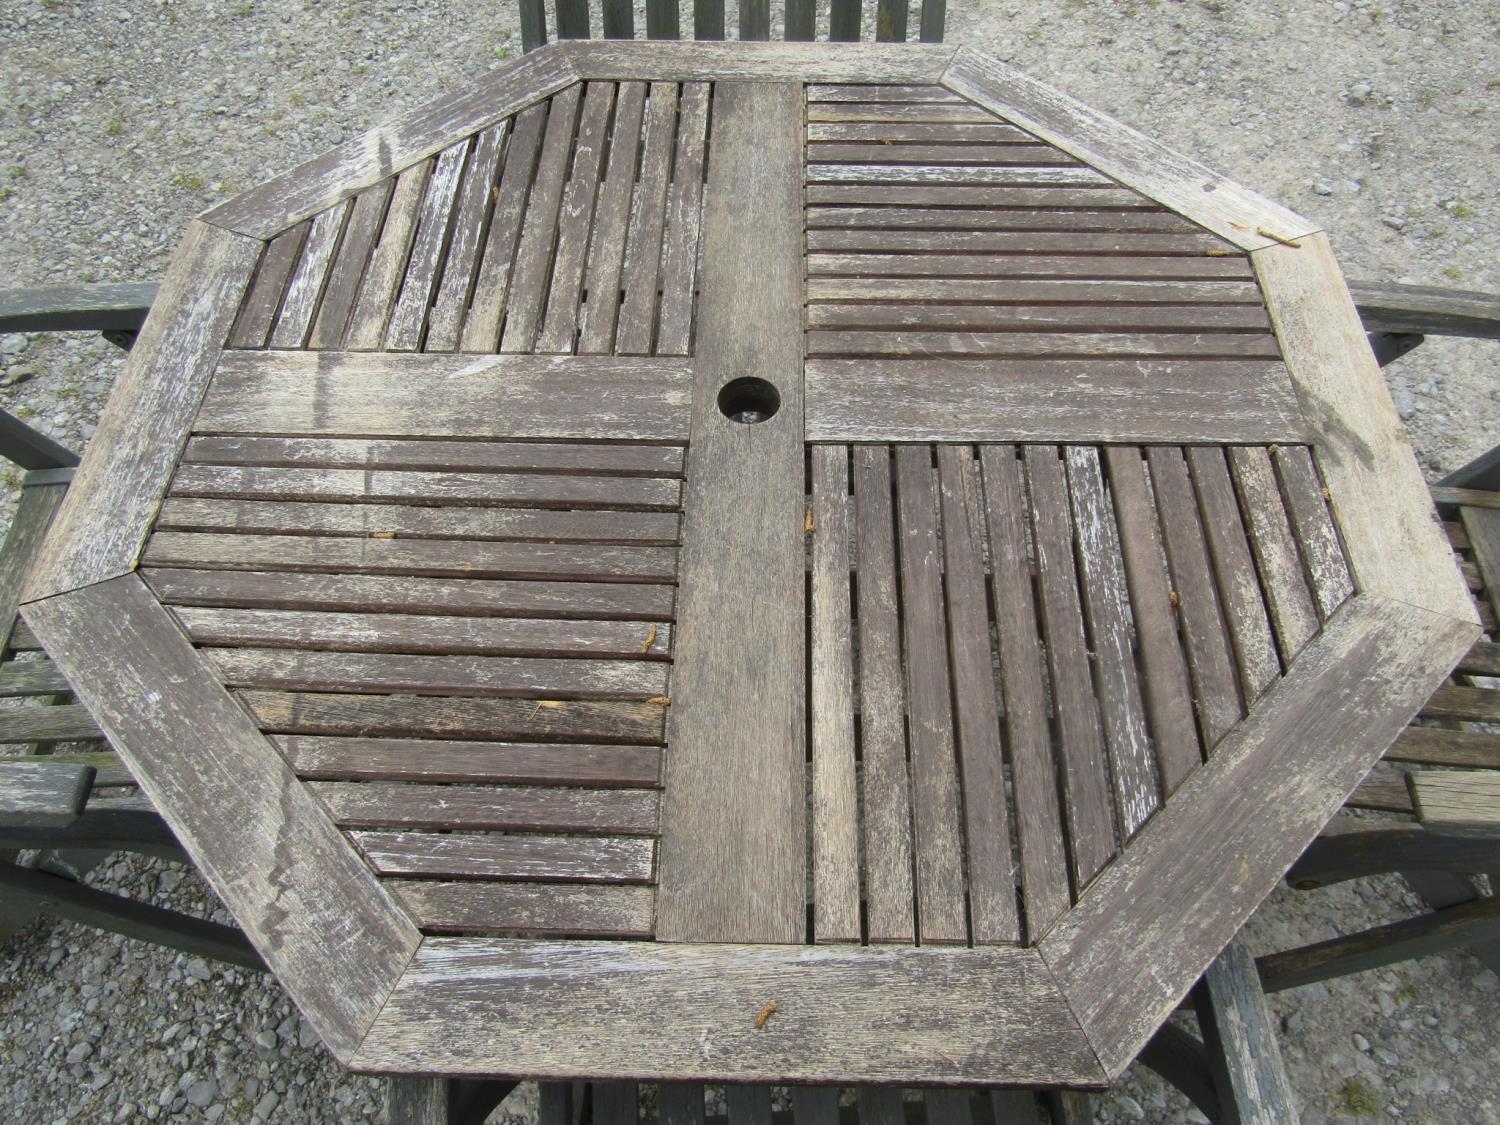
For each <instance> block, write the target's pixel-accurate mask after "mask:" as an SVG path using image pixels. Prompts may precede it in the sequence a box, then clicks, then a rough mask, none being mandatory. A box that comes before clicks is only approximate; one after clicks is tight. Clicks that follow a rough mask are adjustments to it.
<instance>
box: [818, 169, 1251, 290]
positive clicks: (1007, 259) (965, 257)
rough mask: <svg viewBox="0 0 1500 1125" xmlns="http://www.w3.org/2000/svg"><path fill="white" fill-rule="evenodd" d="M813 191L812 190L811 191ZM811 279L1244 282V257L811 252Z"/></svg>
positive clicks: (1248, 269)
mask: <svg viewBox="0 0 1500 1125" xmlns="http://www.w3.org/2000/svg"><path fill="white" fill-rule="evenodd" d="M809 190H812V189H809ZM807 274H808V276H809V277H962V278H967V277H1030V278H1069V277H1076V278H1089V279H1094V280H1102V279H1106V278H1127V279H1130V280H1134V281H1156V280H1161V281H1199V280H1219V279H1224V280H1231V281H1239V280H1241V279H1243V278H1247V277H1249V276H1250V268H1249V266H1248V265H1247V264H1246V263H1245V261H1244V259H1243V258H1190V257H1186V256H1183V255H1178V256H1176V257H1161V258H1148V257H1146V256H1144V255H1139V254H1131V255H1129V256H1126V255H1120V256H1117V257H1116V256H1111V255H1108V254H1072V255H1066V254H875V253H870V254H808V256H807Z"/></svg>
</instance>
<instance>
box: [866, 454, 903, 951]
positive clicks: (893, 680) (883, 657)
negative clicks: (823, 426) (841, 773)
mask: <svg viewBox="0 0 1500 1125" xmlns="http://www.w3.org/2000/svg"><path fill="white" fill-rule="evenodd" d="M854 506H855V528H856V543H857V548H856V553H857V568H858V575H859V587H858V588H859V601H858V610H857V613H856V617H857V619H858V626H859V654H860V656H859V708H860V729H859V737H860V750H861V755H862V759H863V765H864V772H863V776H862V787H863V799H864V815H865V820H864V848H865V851H864V863H865V896H866V903H867V910H868V916H867V926H868V932H869V939H870V941H871V942H892V941H895V942H900V941H905V942H908V943H911V942H915V940H916V916H915V902H916V898H915V893H914V890H913V885H912V823H911V789H910V784H911V783H910V780H909V777H908V773H907V750H906V725H905V715H906V705H905V695H904V692H903V689H902V684H901V634H900V628H901V626H900V618H899V616H898V614H897V600H896V599H897V594H896V591H897V585H896V540H895V519H894V513H893V509H892V503H891V454H890V451H889V450H888V449H886V448H884V447H882V446H875V445H857V446H855V447H854Z"/></svg>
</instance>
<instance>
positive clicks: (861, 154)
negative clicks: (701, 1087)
mask: <svg viewBox="0 0 1500 1125" xmlns="http://www.w3.org/2000/svg"><path fill="white" fill-rule="evenodd" d="M807 158H808V160H809V161H812V162H816V163H819V164H944V165H975V166H981V165H982V166H996V165H998V166H1002V167H1003V166H1006V165H1018V166H1021V167H1025V166H1042V165H1053V166H1069V165H1075V164H1077V163H1078V162H1077V161H1076V160H1074V159H1073V158H1072V157H1071V156H1069V155H1068V154H1067V153H1065V152H1060V151H1059V150H1057V149H1055V148H1053V147H1052V146H1051V145H1041V144H1026V143H1024V142H1023V143H1019V144H978V145H966V144H944V143H941V142H939V143H936V144H921V143H916V142H913V143H909V144H893V143H891V142H890V141H818V142H815V143H813V144H810V145H808V146H807ZM1205 237H1210V236H1205Z"/></svg>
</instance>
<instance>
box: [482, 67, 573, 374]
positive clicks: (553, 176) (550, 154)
mask: <svg viewBox="0 0 1500 1125" xmlns="http://www.w3.org/2000/svg"><path fill="white" fill-rule="evenodd" d="M582 89H583V87H582V86H577V85H575V86H569V87H568V88H567V89H565V90H562V91H560V92H559V93H558V94H556V95H555V96H554V97H553V98H552V100H551V101H550V102H549V103H548V106H547V130H546V133H545V134H544V135H543V137H542V153H541V157H540V159H539V162H538V164H537V169H536V176H535V178H534V179H533V180H532V184H531V194H530V195H529V196H527V198H526V212H525V219H524V222H523V225H522V229H521V242H520V244H519V245H518V246H517V247H516V265H515V276H514V278H513V279H512V281H511V288H510V299H509V301H508V302H507V304H506V310H505V330H504V331H503V333H502V334H501V336H500V350H501V351H503V352H529V351H531V350H532V347H533V346H534V345H535V343H536V337H537V333H538V331H540V329H541V326H542V315H543V313H544V311H545V310H544V307H543V301H544V299H545V297H546V292H547V278H548V276H549V275H550V273H551V270H552V261H553V254H554V252H555V250H556V248H557V229H558V218H559V216H560V213H561V210H562V197H563V188H564V186H565V182H566V179H567V175H568V165H569V162H570V157H571V155H572V151H573V135H574V131H575V128H576V123H577V118H578V102H579V95H580V93H581V92H582Z"/></svg>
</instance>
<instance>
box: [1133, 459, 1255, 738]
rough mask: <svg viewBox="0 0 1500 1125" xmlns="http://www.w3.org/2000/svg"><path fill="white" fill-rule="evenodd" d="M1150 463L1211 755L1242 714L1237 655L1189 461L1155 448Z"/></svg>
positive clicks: (1201, 725)
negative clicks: (1230, 637) (1236, 664)
mask: <svg viewBox="0 0 1500 1125" xmlns="http://www.w3.org/2000/svg"><path fill="white" fill-rule="evenodd" d="M1146 460H1147V463H1148V464H1149V465H1150V468H1151V483H1152V486H1153V487H1154V489H1155V491H1156V508H1157V511H1158V513H1160V518H1161V528H1162V539H1163V541H1164V543H1165V545H1166V549H1167V566H1168V568H1169V570H1170V572H1171V575H1172V592H1173V593H1175V594H1176V595H1177V599H1176V607H1177V615H1178V618H1179V620H1180V621H1181V622H1182V640H1183V647H1184V648H1185V649H1186V650H1187V659H1188V670H1189V672H1190V673H1191V675H1192V681H1193V703H1194V706H1195V707H1196V708H1197V712H1198V728H1199V733H1200V735H1201V737H1202V740H1203V748H1204V749H1205V750H1206V751H1208V752H1209V753H1213V751H1214V748H1215V747H1216V746H1217V745H1218V743H1219V740H1220V739H1221V738H1223V737H1224V735H1225V733H1226V732H1228V731H1229V729H1230V728H1231V727H1233V726H1234V724H1235V723H1237V722H1238V721H1239V719H1240V716H1241V715H1243V714H1244V707H1243V705H1242V703H1241V701H1240V694H1239V686H1238V683H1237V680H1236V677H1235V668H1234V656H1233V653H1232V651H1231V649H1230V645H1229V636H1228V633H1227V630H1226V628H1225V625H1224V617H1223V610H1222V608H1221V606H1220V603H1219V592H1218V589H1217V587H1216V586H1215V585H1214V579H1213V569H1212V565H1211V563H1210V561H1209V557H1208V545H1207V543H1206V542H1205V539H1204V535H1203V526H1202V524H1201V523H1200V522H1199V516H1198V503H1197V499H1196V497H1195V496H1194V494H1193V484H1192V480H1191V478H1190V477H1189V476H1188V469H1187V459H1186V458H1185V457H1184V456H1183V454H1182V450H1180V449H1174V448H1170V447H1166V446H1157V447H1154V448H1152V449H1149V450H1147V452H1146Z"/></svg>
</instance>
